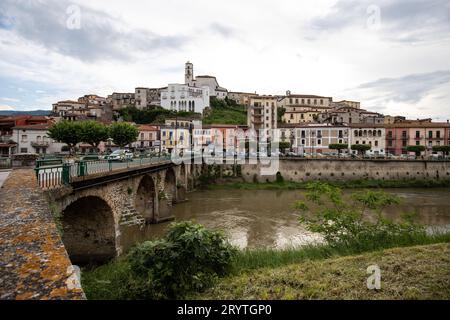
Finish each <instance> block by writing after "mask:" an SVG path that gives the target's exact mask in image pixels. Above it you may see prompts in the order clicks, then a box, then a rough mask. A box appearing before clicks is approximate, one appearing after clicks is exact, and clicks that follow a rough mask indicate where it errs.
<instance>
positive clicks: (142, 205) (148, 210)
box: [135, 175, 156, 223]
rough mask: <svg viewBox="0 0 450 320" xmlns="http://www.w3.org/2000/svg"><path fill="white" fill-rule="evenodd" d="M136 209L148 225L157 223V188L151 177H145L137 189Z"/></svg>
mask: <svg viewBox="0 0 450 320" xmlns="http://www.w3.org/2000/svg"><path fill="white" fill-rule="evenodd" d="M135 208H136V210H137V211H138V213H139V214H141V215H142V216H143V217H144V218H145V221H146V222H147V223H151V222H154V221H155V212H156V209H155V208H156V187H155V181H154V180H153V178H152V177H151V176H149V175H146V176H144V177H143V178H142V179H141V181H140V183H139V186H138V188H137V192H136V198H135Z"/></svg>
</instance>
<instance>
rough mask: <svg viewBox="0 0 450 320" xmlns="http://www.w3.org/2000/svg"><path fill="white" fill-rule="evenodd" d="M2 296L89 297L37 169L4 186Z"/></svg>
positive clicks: (0, 202)
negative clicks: (70, 257)
mask: <svg viewBox="0 0 450 320" xmlns="http://www.w3.org/2000/svg"><path fill="white" fill-rule="evenodd" d="M0 283H1V286H0V299H64V300H66V299H85V296H84V293H83V291H82V289H81V286H80V283H79V281H78V278H77V276H76V274H75V269H74V268H73V266H72V263H71V262H70V259H69V257H68V254H67V252H66V249H65V247H64V245H63V243H62V240H61V237H60V235H59V232H58V228H57V225H56V223H55V222H54V218H53V215H52V214H51V211H50V209H49V206H48V203H47V200H46V199H45V196H44V194H43V192H42V191H41V190H40V188H39V187H38V185H37V182H36V177H35V174H34V172H33V170H15V171H12V172H11V174H10V175H9V177H8V178H7V180H6V181H5V183H4V185H3V187H2V188H1V192H0Z"/></svg>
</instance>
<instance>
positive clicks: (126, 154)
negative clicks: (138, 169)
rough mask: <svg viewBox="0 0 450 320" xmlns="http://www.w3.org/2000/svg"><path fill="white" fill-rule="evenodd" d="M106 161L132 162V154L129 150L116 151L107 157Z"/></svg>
mask: <svg viewBox="0 0 450 320" xmlns="http://www.w3.org/2000/svg"><path fill="white" fill-rule="evenodd" d="M108 160H112V161H129V160H133V153H132V152H130V151H129V150H116V151H114V152H113V153H111V154H110V155H109V156H108Z"/></svg>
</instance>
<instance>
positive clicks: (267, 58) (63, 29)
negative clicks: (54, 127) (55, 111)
mask: <svg viewBox="0 0 450 320" xmlns="http://www.w3.org/2000/svg"><path fill="white" fill-rule="evenodd" d="M78 13H79V15H78ZM188 60H189V61H191V62H193V63H194V72H195V74H197V75H199V74H209V75H214V76H216V77H217V79H218V81H219V84H220V85H221V86H223V87H225V88H227V89H228V90H233V91H248V92H255V91H256V92H257V93H264V94H284V93H285V91H286V90H290V91H291V92H293V93H299V94H317V95H324V96H332V97H333V98H334V99H335V100H340V99H347V100H358V101H361V102H362V105H363V107H365V108H368V109H371V110H374V111H379V112H382V113H385V114H391V115H397V114H404V115H406V116H408V117H411V118H417V117H422V118H423V117H432V118H434V119H436V120H446V119H450V1H448V0H423V1H422V0H420V1H419V0H397V1H394V0H382V1H377V0H371V1H364V0H362V1H361V0H358V1H356V0H348V1H335V0H334V1H332V0H315V1H308V2H306V1H298V0H277V1H274V0H272V1H269V0H227V1H215V0H195V1H180V0H165V1H153V0H146V1H144V0H142V1H140V0H134V1H118V0H117V1H112V0H95V1H94V0H73V1H65V0H48V1H46V0H23V1H21V0H1V1H0V109H8V108H12V109H14V110H31V109H50V108H51V104H52V103H54V102H56V101H58V100H63V99H76V98H77V97H79V96H82V95H84V94H87V93H96V94H99V95H103V96H106V95H107V94H110V93H112V92H113V91H117V92H134V88H135V87H138V86H145V87H162V86H166V85H167V84H168V83H177V82H179V83H182V82H184V63H185V62H186V61H188Z"/></svg>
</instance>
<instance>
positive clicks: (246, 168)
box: [241, 159, 450, 182]
mask: <svg viewBox="0 0 450 320" xmlns="http://www.w3.org/2000/svg"><path fill="white" fill-rule="evenodd" d="M262 167H265V166H262V165H261V164H256V165H249V164H246V165H242V166H241V169H242V177H243V179H244V180H245V181H246V182H254V181H258V182H273V181H275V180H276V172H279V173H280V174H281V176H282V177H283V179H284V180H285V181H296V182H303V181H313V180H314V181H317V180H319V181H336V180H365V179H376V180H404V179H407V180H409V179H417V180H427V179H450V162H448V161H447V162H440V161H402V160H321V159H315V160H310V159H280V161H279V167H278V169H276V170H274V171H275V174H273V175H269V176H265V175H261V169H262Z"/></svg>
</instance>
